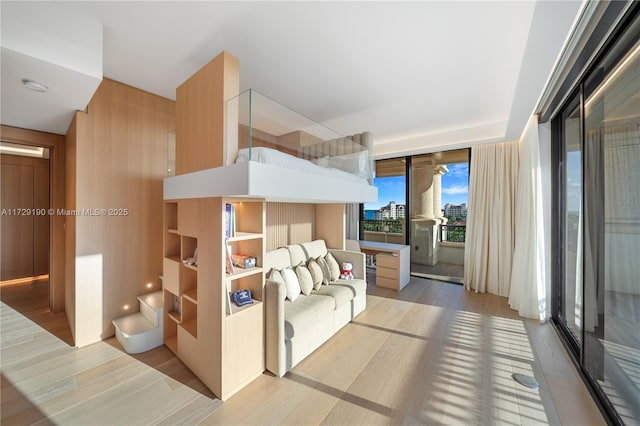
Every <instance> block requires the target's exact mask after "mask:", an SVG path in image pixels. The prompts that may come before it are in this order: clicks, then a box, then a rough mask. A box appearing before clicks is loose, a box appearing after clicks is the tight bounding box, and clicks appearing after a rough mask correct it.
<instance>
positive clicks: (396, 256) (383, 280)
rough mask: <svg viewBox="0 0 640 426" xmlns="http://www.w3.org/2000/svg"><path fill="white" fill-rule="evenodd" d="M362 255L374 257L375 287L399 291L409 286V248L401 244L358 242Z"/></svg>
mask: <svg viewBox="0 0 640 426" xmlns="http://www.w3.org/2000/svg"><path fill="white" fill-rule="evenodd" d="M358 243H359V244H360V250H361V251H362V252H363V253H366V254H369V255H374V256H375V257H376V285H377V286H378V287H385V288H390V289H393V290H396V291H400V290H402V289H403V288H404V286H406V285H407V284H409V280H410V278H411V277H410V276H409V273H410V268H411V266H410V259H411V252H410V251H409V246H404V245H401V244H389V243H377V242H375V241H358Z"/></svg>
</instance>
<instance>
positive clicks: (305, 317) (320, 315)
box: [284, 294, 335, 339]
mask: <svg viewBox="0 0 640 426" xmlns="http://www.w3.org/2000/svg"><path fill="white" fill-rule="evenodd" d="M334 308H335V299H334V298H332V297H327V296H318V295H315V294H311V295H309V296H300V297H298V299H297V300H296V301H295V302H284V334H285V339H291V338H293V336H295V335H299V334H304V333H305V330H307V329H308V328H310V327H313V326H314V325H317V324H318V323H320V322H326V321H331V315H333V310H334Z"/></svg>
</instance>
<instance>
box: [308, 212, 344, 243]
mask: <svg viewBox="0 0 640 426" xmlns="http://www.w3.org/2000/svg"><path fill="white" fill-rule="evenodd" d="M315 208H316V233H315V237H316V239H322V240H324V241H325V242H326V243H327V247H330V248H335V249H339V250H344V244H345V242H344V240H345V235H346V221H345V213H344V212H345V209H344V204H342V203H340V204H317V205H316V206H315Z"/></svg>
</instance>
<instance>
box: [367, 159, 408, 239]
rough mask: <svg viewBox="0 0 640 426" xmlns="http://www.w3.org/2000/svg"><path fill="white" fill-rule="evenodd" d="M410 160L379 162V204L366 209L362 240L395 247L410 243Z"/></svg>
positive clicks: (368, 204) (376, 180) (375, 184)
mask: <svg viewBox="0 0 640 426" xmlns="http://www.w3.org/2000/svg"><path fill="white" fill-rule="evenodd" d="M405 170H406V159H405V158H391V159H388V160H378V161H376V177H375V178H374V180H373V184H374V186H376V187H377V188H378V202H377V203H367V204H365V205H364V217H363V218H362V238H361V239H363V240H365V241H376V242H382V243H391V244H405V242H406V220H405V218H406V205H407V204H406V191H407V189H406V188H407V182H406V172H405Z"/></svg>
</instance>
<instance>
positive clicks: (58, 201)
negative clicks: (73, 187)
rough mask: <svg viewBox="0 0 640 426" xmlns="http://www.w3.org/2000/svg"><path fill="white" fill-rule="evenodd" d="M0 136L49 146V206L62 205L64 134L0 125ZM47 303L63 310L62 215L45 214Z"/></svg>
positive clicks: (63, 204)
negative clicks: (47, 261) (46, 215)
mask: <svg viewBox="0 0 640 426" xmlns="http://www.w3.org/2000/svg"><path fill="white" fill-rule="evenodd" d="M0 139H1V140H3V141H5V142H14V143H20V144H24V145H30V146H41V147H46V148H49V150H50V155H49V158H50V161H49V164H50V171H49V176H50V181H49V187H50V206H51V208H53V209H54V210H57V209H62V208H64V206H65V137H64V136H62V135H56V134H52V133H45V132H37V131H33V130H26V129H19V128H16V127H10V126H0ZM49 224H50V229H49V232H50V238H49V305H50V307H51V309H52V310H53V311H54V312H62V311H64V310H65V257H64V253H65V217H64V216H62V215H53V216H51V217H50V218H49Z"/></svg>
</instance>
